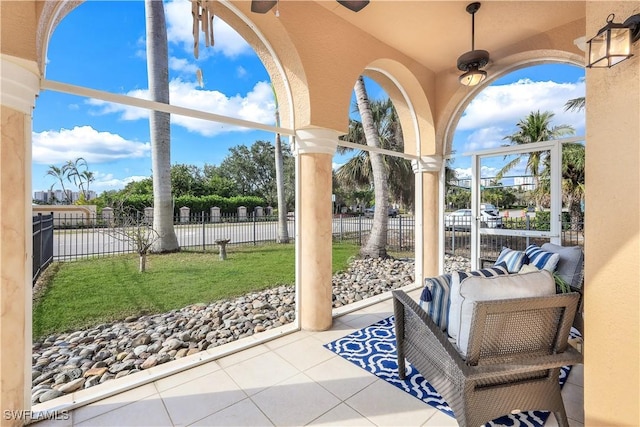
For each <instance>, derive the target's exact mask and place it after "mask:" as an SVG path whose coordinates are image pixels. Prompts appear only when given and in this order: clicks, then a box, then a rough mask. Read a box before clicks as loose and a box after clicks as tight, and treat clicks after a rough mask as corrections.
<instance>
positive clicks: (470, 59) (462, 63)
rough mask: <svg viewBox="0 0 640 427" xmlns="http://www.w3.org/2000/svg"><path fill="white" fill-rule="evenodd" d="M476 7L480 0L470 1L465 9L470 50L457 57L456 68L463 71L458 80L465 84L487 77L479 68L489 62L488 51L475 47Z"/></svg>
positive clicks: (474, 82) (469, 84)
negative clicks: (467, 16)
mask: <svg viewBox="0 0 640 427" xmlns="http://www.w3.org/2000/svg"><path fill="white" fill-rule="evenodd" d="M478 9H480V2H474V3H471V4H469V5H468V6H467V9H466V10H467V12H468V13H469V14H470V15H471V50H470V51H469V52H466V53H463V54H462V55H460V57H459V58H458V70H460V71H464V74H462V75H461V76H460V78H459V80H460V83H461V84H463V85H465V86H475V85H477V84H479V83H480V82H482V81H483V80H484V79H485V78H487V72H486V71H484V70H481V69H480V68H482V67H484V66H486V65H487V64H488V63H489V52H487V51H486V50H480V49H478V50H476V48H475V15H476V12H477V11H478Z"/></svg>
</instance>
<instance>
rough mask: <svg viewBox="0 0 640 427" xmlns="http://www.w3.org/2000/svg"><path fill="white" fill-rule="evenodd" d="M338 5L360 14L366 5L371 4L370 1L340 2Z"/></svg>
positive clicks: (344, 0)
mask: <svg viewBox="0 0 640 427" xmlns="http://www.w3.org/2000/svg"><path fill="white" fill-rule="evenodd" d="M338 3H340V4H341V5H343V6H344V7H346V8H347V9H349V10H352V11H354V12H360V11H361V10H362V9H364V7H365V6H366V5H368V4H369V0H338Z"/></svg>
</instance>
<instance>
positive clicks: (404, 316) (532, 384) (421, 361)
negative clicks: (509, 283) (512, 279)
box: [393, 291, 582, 427]
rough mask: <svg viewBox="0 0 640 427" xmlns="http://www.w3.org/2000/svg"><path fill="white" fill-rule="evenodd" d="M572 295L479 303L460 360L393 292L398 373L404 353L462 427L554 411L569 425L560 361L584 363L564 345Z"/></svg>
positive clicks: (423, 318) (424, 318)
mask: <svg viewBox="0 0 640 427" xmlns="http://www.w3.org/2000/svg"><path fill="white" fill-rule="evenodd" d="M578 298H579V296H578V294H577V293H569V294H560V295H553V296H548V297H535V298H520V299H508V300H498V301H483V302H478V303H477V304H476V306H475V309H474V313H473V320H472V323H471V335H470V337H469V347H468V354H467V358H466V360H465V359H463V358H462V356H461V355H460V354H459V353H458V351H457V350H456V348H455V346H454V345H453V344H452V343H451V342H450V341H449V340H448V337H447V334H446V332H443V331H442V330H441V329H440V328H439V327H438V326H437V325H436V324H435V323H434V322H433V321H432V320H431V319H430V318H429V316H428V315H427V314H426V312H425V311H424V310H423V309H422V308H420V307H419V306H418V304H416V302H415V301H413V300H412V299H411V298H410V297H409V296H408V295H407V294H405V293H404V292H402V291H393V301H394V314H395V328H396V339H397V349H398V371H399V372H398V373H399V376H400V378H401V379H404V377H405V358H406V360H407V361H408V362H409V363H411V364H412V365H413V366H414V367H415V368H416V369H417V370H418V371H419V372H420V373H421V374H422V375H423V376H424V377H425V379H426V380H427V381H429V383H430V384H431V385H432V386H433V387H434V388H435V389H436V390H437V391H438V392H439V393H440V395H441V396H442V397H443V398H444V399H445V400H446V401H447V403H448V404H449V406H450V407H451V409H453V412H454V413H455V416H456V419H457V421H458V423H459V424H460V425H461V426H474V427H477V426H480V425H483V424H485V423H486V422H489V421H491V420H493V419H495V418H498V417H500V416H502V415H507V414H509V413H514V412H518V411H530V410H546V411H551V412H554V414H555V416H556V419H557V420H558V424H559V425H560V426H568V425H569V424H568V421H567V415H566V412H565V409H564V404H563V402H562V397H561V395H560V386H559V383H558V382H559V373H560V367H562V366H565V365H573V364H577V363H582V355H581V354H580V353H578V352H577V351H576V350H575V349H573V348H572V347H570V346H568V345H567V338H568V336H569V330H570V329H571V323H572V321H573V318H574V316H575V311H576V306H577V304H578Z"/></svg>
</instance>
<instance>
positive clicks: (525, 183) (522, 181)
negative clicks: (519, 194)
mask: <svg viewBox="0 0 640 427" xmlns="http://www.w3.org/2000/svg"><path fill="white" fill-rule="evenodd" d="M513 185H514V186H516V187H518V189H519V190H535V188H536V182H535V180H534V179H533V177H532V176H517V177H514V178H513Z"/></svg>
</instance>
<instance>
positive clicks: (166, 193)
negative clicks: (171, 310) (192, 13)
mask: <svg viewBox="0 0 640 427" xmlns="http://www.w3.org/2000/svg"><path fill="white" fill-rule="evenodd" d="M144 10H145V17H146V33H147V34H146V36H147V76H148V79H149V95H150V97H151V100H153V101H158V102H163V103H165V104H169V56H168V50H167V27H166V22H165V17H164V6H163V3H162V2H161V1H156V0H145V2H144ZM169 119H170V117H169V113H164V112H161V111H150V112H149V128H150V134H151V162H152V169H153V228H154V230H155V231H156V233H157V234H158V236H159V238H158V239H157V240H156V241H155V242H154V244H153V251H154V252H173V251H177V250H179V249H180V246H179V245H178V239H177V237H176V233H175V230H174V228H173V203H172V198H171V133H170V131H171V127H170V121H169Z"/></svg>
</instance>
